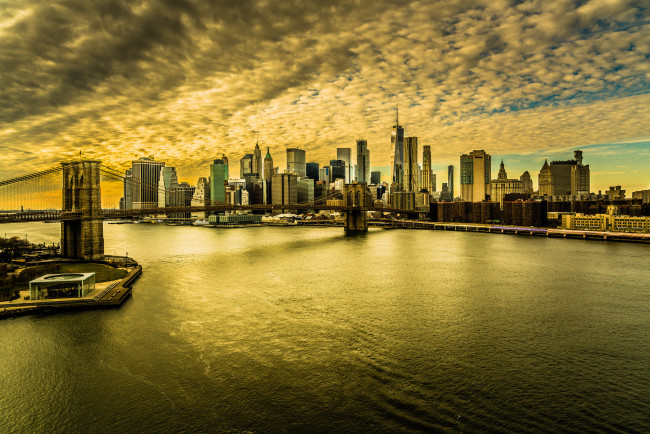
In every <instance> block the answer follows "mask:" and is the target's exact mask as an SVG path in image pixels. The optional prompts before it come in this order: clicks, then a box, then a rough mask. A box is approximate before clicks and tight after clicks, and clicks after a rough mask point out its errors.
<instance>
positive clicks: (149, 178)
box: [131, 157, 165, 209]
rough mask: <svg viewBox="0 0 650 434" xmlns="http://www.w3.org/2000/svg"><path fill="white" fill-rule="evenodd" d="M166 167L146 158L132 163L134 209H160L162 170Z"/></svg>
mask: <svg viewBox="0 0 650 434" xmlns="http://www.w3.org/2000/svg"><path fill="white" fill-rule="evenodd" d="M164 166H165V163H164V162H162V161H154V159H153V158H145V157H143V158H140V159H138V160H134V161H133V162H132V163H131V174H132V178H131V179H132V182H133V189H132V193H133V209H148V208H157V207H158V183H159V182H160V169H161V168H162V167H164Z"/></svg>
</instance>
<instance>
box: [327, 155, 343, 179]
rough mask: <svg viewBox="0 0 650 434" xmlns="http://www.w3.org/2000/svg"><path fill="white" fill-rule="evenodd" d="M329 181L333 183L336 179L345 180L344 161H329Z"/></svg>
mask: <svg viewBox="0 0 650 434" xmlns="http://www.w3.org/2000/svg"><path fill="white" fill-rule="evenodd" d="M330 170H331V175H330V176H331V180H330V182H334V181H336V180H337V179H343V180H345V161H343V160H330Z"/></svg>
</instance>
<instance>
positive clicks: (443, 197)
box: [440, 166, 454, 202]
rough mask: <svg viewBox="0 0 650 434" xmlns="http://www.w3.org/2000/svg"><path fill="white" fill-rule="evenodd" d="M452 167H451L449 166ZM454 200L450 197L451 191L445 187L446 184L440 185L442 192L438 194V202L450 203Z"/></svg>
mask: <svg viewBox="0 0 650 434" xmlns="http://www.w3.org/2000/svg"><path fill="white" fill-rule="evenodd" d="M449 167H453V166H449ZM453 200H454V198H453V197H452V196H451V191H450V190H449V187H447V183H446V182H443V183H442V191H441V192H440V202H452V201H453Z"/></svg>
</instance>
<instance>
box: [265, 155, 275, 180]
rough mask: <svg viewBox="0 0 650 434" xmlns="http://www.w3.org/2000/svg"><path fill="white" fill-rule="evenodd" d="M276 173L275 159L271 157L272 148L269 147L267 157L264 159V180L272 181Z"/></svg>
mask: <svg viewBox="0 0 650 434" xmlns="http://www.w3.org/2000/svg"><path fill="white" fill-rule="evenodd" d="M274 173H275V170H273V158H272V157H271V148H268V147H267V148H266V157H264V179H265V180H267V181H270V180H271V177H272V176H273V174H274Z"/></svg>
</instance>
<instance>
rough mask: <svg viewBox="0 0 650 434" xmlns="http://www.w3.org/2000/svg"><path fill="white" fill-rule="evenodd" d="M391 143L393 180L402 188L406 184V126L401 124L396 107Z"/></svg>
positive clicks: (391, 175)
mask: <svg viewBox="0 0 650 434" xmlns="http://www.w3.org/2000/svg"><path fill="white" fill-rule="evenodd" d="M390 144H391V149H392V152H391V160H392V166H391V173H390V177H391V180H392V181H393V182H394V183H395V184H397V185H398V188H399V189H400V190H401V189H402V186H403V185H404V181H403V175H402V174H403V168H404V128H402V127H401V126H400V124H399V117H398V111H397V109H395V125H393V130H392V131H391V133H390Z"/></svg>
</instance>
